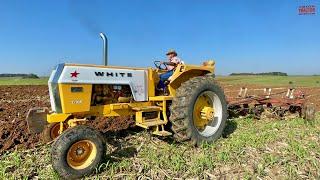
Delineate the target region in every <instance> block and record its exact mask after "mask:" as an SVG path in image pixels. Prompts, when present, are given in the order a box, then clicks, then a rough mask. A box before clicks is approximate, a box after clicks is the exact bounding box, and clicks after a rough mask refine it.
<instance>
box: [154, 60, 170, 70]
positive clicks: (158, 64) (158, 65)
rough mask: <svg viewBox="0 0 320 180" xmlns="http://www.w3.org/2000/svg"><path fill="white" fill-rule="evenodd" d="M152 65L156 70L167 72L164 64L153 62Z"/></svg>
mask: <svg viewBox="0 0 320 180" xmlns="http://www.w3.org/2000/svg"><path fill="white" fill-rule="evenodd" d="M153 63H154V65H155V66H156V67H157V68H158V69H160V70H167V65H166V64H164V63H161V61H154V62H153Z"/></svg>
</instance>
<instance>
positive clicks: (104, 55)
mask: <svg viewBox="0 0 320 180" xmlns="http://www.w3.org/2000/svg"><path fill="white" fill-rule="evenodd" d="M100 37H101V38H102V40H103V51H102V63H103V65H105V66H107V65H108V39H107V36H106V35H105V34H104V33H102V32H101V33H100Z"/></svg>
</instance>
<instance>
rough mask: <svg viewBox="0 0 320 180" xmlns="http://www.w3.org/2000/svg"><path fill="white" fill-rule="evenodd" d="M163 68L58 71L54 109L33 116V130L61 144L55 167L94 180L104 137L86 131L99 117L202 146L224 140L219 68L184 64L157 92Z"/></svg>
mask: <svg viewBox="0 0 320 180" xmlns="http://www.w3.org/2000/svg"><path fill="white" fill-rule="evenodd" d="M155 65H156V68H130V67H114V66H105V65H83V64H59V65H57V66H56V68H55V69H54V70H53V72H52V73H51V76H50V79H49V82H48V85H49V94H50V102H51V110H49V109H48V108H34V109H31V110H29V113H28V115H27V122H28V125H29V129H30V131H33V132H35V133H39V132H43V133H44V136H45V138H46V139H47V140H53V139H54V142H53V144H52V150H51V158H52V165H53V168H54V169H55V170H56V172H57V173H58V174H59V175H60V176H61V177H63V178H66V179H69V178H71V179H73V178H79V177H82V176H84V175H87V174H90V173H91V172H92V171H93V170H94V168H95V167H96V166H97V165H99V164H100V163H101V161H102V160H103V156H104V155H105V153H106V147H105V140H104V137H103V136H102V135H101V134H100V132H98V131H97V130H95V129H93V128H91V127H89V126H88V125H86V123H87V122H88V121H89V120H90V121H91V120H92V119H94V117H115V116H134V118H135V124H136V126H140V127H142V128H145V129H150V130H151V132H152V134H154V135H158V136H173V137H174V139H175V140H177V141H179V142H181V141H190V142H191V143H192V144H194V145H199V144H201V143H202V142H213V141H214V140H216V139H218V138H219V137H220V136H221V134H222V132H223V130H224V127H225V124H226V119H227V104H226V99H225V95H224V92H223V90H222V89H221V88H220V87H219V85H218V84H217V83H216V82H215V80H214V65H215V64H214V62H213V61H207V62H205V63H203V64H202V65H187V64H179V65H177V66H176V68H175V70H174V72H173V75H172V76H171V78H170V81H169V82H167V85H166V88H165V89H164V90H163V92H159V91H157V88H156V86H157V84H158V82H159V74H161V73H164V72H165V70H164V69H163V68H162V67H161V65H160V64H159V63H158V62H155ZM93 121H94V120H93ZM169 122H170V125H171V126H170V129H169V128H168V123H169ZM166 125H167V126H166Z"/></svg>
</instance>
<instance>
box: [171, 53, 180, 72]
mask: <svg viewBox="0 0 320 180" xmlns="http://www.w3.org/2000/svg"><path fill="white" fill-rule="evenodd" d="M169 62H172V63H175V64H181V62H182V61H181V59H180V58H178V57H177V56H175V57H173V58H171V59H169ZM167 68H168V70H169V71H171V70H173V69H174V68H175V67H174V66H170V65H168V66H167Z"/></svg>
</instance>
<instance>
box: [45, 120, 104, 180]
mask: <svg viewBox="0 0 320 180" xmlns="http://www.w3.org/2000/svg"><path fill="white" fill-rule="evenodd" d="M105 152H106V149H105V141H104V138H103V136H102V135H101V134H100V132H98V131H97V130H95V129H93V128H91V127H88V126H84V125H79V126H76V127H73V128H69V129H67V130H66V131H64V132H63V133H62V134H61V135H60V136H59V137H58V138H57V139H56V141H55V142H54V143H53V145H52V150H51V159H52V166H53V169H54V170H55V171H56V172H57V173H58V174H59V175H60V176H61V177H62V178H63V179H77V178H80V177H83V176H84V175H88V174H90V173H92V172H93V171H94V169H95V168H96V167H97V166H98V165H99V164H100V163H101V162H102V160H103V157H104V155H105Z"/></svg>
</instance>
